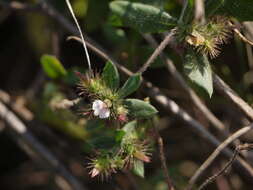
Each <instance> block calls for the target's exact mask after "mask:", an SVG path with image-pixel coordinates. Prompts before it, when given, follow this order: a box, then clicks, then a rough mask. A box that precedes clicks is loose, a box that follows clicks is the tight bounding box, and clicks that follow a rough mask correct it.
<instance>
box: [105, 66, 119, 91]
mask: <svg viewBox="0 0 253 190" xmlns="http://www.w3.org/2000/svg"><path fill="white" fill-rule="evenodd" d="M102 80H103V81H104V82H105V84H106V85H107V87H109V88H110V89H113V90H116V89H117V88H118V87H119V82H120V80H119V73H118V70H117V68H116V66H115V65H114V64H113V63H112V62H109V61H108V62H107V63H106V65H105V67H104V70H103V73H102Z"/></svg>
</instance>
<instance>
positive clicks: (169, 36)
mask: <svg viewBox="0 0 253 190" xmlns="http://www.w3.org/2000/svg"><path fill="white" fill-rule="evenodd" d="M176 30H177V29H176V28H174V29H172V30H171V31H170V32H169V33H168V34H167V35H166V37H165V38H164V40H163V41H162V42H161V43H160V45H159V46H158V47H157V48H156V49H155V51H154V52H153V53H152V55H151V56H150V57H149V59H148V60H147V62H146V63H144V65H143V66H142V67H141V68H140V69H139V70H138V71H137V73H144V72H145V71H146V70H147V68H148V67H149V66H150V65H151V64H152V63H153V62H154V61H155V60H156V58H157V57H158V56H159V55H160V54H161V52H162V51H163V50H164V49H165V48H166V46H167V45H168V44H169V43H170V42H171V40H172V37H173V36H174V35H175V33H176Z"/></svg>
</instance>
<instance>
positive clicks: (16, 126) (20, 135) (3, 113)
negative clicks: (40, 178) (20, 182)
mask: <svg viewBox="0 0 253 190" xmlns="http://www.w3.org/2000/svg"><path fill="white" fill-rule="evenodd" d="M0 118H1V119H2V120H4V121H5V122H6V123H7V124H8V128H6V129H8V130H9V131H10V132H11V133H12V134H13V135H14V136H15V138H14V140H15V141H16V142H17V144H18V145H19V146H20V148H21V149H23V150H24V151H25V152H27V153H28V155H30V157H32V158H36V157H39V158H42V159H43V160H44V161H45V162H46V163H47V167H50V168H51V169H52V170H53V171H54V172H55V173H58V174H59V175H60V176H62V177H63V178H64V179H65V180H66V181H67V182H68V183H69V184H70V185H71V186H72V187H73V189H75V190H85V189H87V188H85V187H84V186H83V185H82V184H81V183H80V182H79V181H78V180H77V179H76V178H75V177H74V176H73V175H72V174H71V173H70V172H69V171H68V170H67V169H66V168H65V167H64V166H63V164H62V163H61V162H60V161H59V160H58V159H57V158H56V157H55V156H54V155H53V154H52V153H51V152H50V151H49V150H48V149H47V148H46V147H45V146H44V145H43V144H42V143H41V142H39V140H38V139H37V138H36V137H34V136H33V134H32V133H31V132H29V130H28V128H27V127H26V126H25V125H24V123H23V122H22V121H21V120H20V119H19V118H18V117H17V116H16V115H15V114H14V113H13V112H12V111H11V110H9V109H8V108H7V107H6V106H5V105H4V104H3V103H2V102H1V101H0Z"/></svg>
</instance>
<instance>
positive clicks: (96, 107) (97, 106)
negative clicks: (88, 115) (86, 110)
mask: <svg viewBox="0 0 253 190" xmlns="http://www.w3.org/2000/svg"><path fill="white" fill-rule="evenodd" d="M103 106H104V102H102V101H101V100H95V101H94V102H93V104H92V109H93V110H99V109H102V108H103Z"/></svg>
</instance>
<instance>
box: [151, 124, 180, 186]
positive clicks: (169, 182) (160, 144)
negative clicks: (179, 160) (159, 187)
mask: <svg viewBox="0 0 253 190" xmlns="http://www.w3.org/2000/svg"><path fill="white" fill-rule="evenodd" d="M152 124H153V128H154V131H155V136H156V139H157V144H158V148H159V157H160V161H161V165H162V170H163V173H164V175H165V178H166V182H167V185H168V190H175V187H174V185H173V183H172V180H171V177H170V175H169V170H168V167H167V164H166V156H165V154H164V145H163V139H162V137H161V135H160V134H159V131H158V129H157V126H156V124H155V122H154V121H152Z"/></svg>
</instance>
